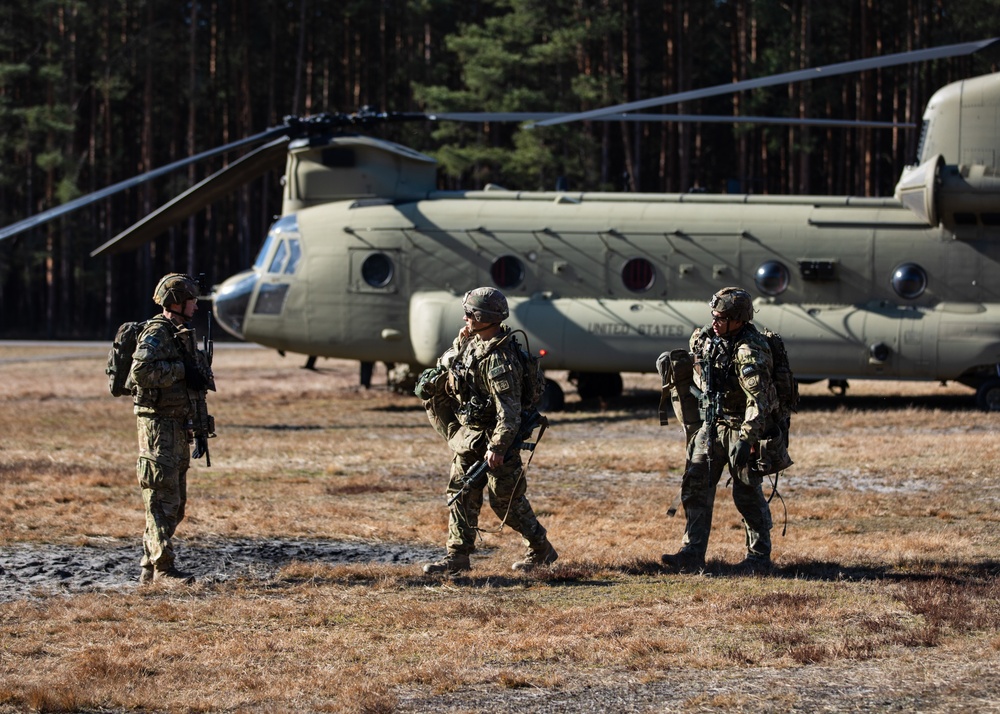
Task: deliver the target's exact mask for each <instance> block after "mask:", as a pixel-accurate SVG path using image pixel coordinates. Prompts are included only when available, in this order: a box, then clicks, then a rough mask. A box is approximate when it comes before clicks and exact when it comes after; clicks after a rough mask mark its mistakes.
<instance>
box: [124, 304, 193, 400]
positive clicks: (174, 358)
mask: <svg viewBox="0 0 1000 714" xmlns="http://www.w3.org/2000/svg"><path fill="white" fill-rule="evenodd" d="M184 331H185V328H183V327H178V326H176V325H174V324H173V323H172V322H170V320H168V319H166V318H165V317H163V316H162V315H157V316H156V317H154V318H152V319H150V320H149V321H148V322H147V323H146V327H145V328H143V330H142V333H141V334H140V335H139V339H138V340H137V342H136V349H135V353H134V354H133V355H132V369H131V370H130V371H129V381H130V382H131V383H133V384H134V385H135V386H136V389H135V397H134V399H133V403H134V404H135V413H136V414H137V415H139V416H153V417H171V418H178V419H190V418H191V416H192V412H193V409H192V402H191V398H192V395H191V394H189V390H188V388H187V383H186V382H185V381H184V353H183V352H182V350H183V349H185V346H184V343H183V341H182V337H181V336H180V335H181V333H182V332H184ZM188 334H190V333H188Z"/></svg>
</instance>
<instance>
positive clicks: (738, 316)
mask: <svg viewBox="0 0 1000 714" xmlns="http://www.w3.org/2000/svg"><path fill="white" fill-rule="evenodd" d="M708 306H709V307H710V308H712V313H713V314H716V315H719V316H720V317H724V318H726V319H727V320H739V321H740V322H752V321H753V298H752V297H750V293H748V292H747V291H746V290H744V289H743V288H722V290H720V291H719V292H717V293H715V295H713V296H712V299H711V300H709V301H708Z"/></svg>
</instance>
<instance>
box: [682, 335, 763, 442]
mask: <svg viewBox="0 0 1000 714" xmlns="http://www.w3.org/2000/svg"><path fill="white" fill-rule="evenodd" d="M690 348H691V353H692V355H693V356H694V362H695V375H694V379H695V383H696V385H697V386H698V388H699V389H701V390H702V392H703V394H704V396H703V407H704V406H705V405H706V404H707V403H708V401H709V400H713V399H716V398H718V404H719V413H718V415H717V417H718V419H719V421H721V422H723V423H725V424H727V425H728V426H730V427H732V428H734V429H738V430H739V432H740V438H741V439H743V440H745V441H748V442H750V443H756V442H757V441H759V440H760V438H761V436H762V435H763V434H764V432H765V431H766V430H767V429H768V428H769V427H770V425H771V421H772V419H773V417H774V415H775V414H776V413H777V410H778V396H777V393H776V392H775V390H774V384H773V383H772V380H771V368H772V360H771V348H770V346H769V345H768V343H767V338H766V337H764V336H763V335H762V334H760V333H759V332H758V331H757V328H756V327H754V326H753V324H752V323H748V324H747V325H746V326H745V327H744V328H743V329H742V330H740V332H739V333H738V334H736V335H735V336H734V337H730V338H720V337H716V335H715V333H714V332H713V331H712V326H711V325H706V326H705V327H700V328H698V329H696V330H695V331H694V334H692V335H691V343H690ZM709 369H711V371H712V382H713V384H712V387H713V392H712V393H708V391H707V389H706V387H707V386H708V385H707V377H708V374H709V372H708V370H709ZM720 392H721V393H720Z"/></svg>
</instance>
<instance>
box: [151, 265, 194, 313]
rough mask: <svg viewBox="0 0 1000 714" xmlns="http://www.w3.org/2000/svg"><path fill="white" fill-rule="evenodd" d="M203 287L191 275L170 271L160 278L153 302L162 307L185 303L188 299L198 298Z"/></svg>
mask: <svg viewBox="0 0 1000 714" xmlns="http://www.w3.org/2000/svg"><path fill="white" fill-rule="evenodd" d="M199 292H201V289H200V288H199V287H198V283H197V282H196V281H195V279H194V278H192V277H191V276H190V275H185V274H183V273H168V274H167V275H164V276H163V277H162V278H160V282H158V283H157V284H156V289H155V290H154V291H153V302H155V303H156V304H157V305H159V306H160V307H167V306H168V305H183V304H184V303H185V302H187V301H188V300H197V299H198V293H199Z"/></svg>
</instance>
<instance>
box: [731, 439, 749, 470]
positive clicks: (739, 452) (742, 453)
mask: <svg viewBox="0 0 1000 714" xmlns="http://www.w3.org/2000/svg"><path fill="white" fill-rule="evenodd" d="M729 458H730V459H732V462H733V466H735V467H736V468H738V469H741V468H743V467H744V466H746V465H747V462H748V461H750V444H749V443H747V442H746V441H743V439H740V440H739V441H737V442H736V444H735V445H734V446H733V448H732V449H730V450H729Z"/></svg>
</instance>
